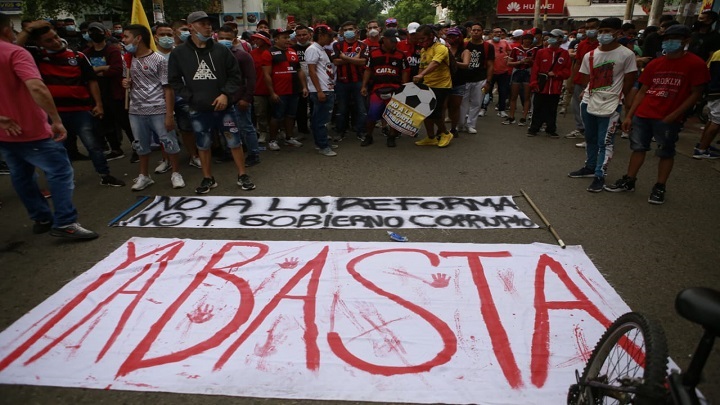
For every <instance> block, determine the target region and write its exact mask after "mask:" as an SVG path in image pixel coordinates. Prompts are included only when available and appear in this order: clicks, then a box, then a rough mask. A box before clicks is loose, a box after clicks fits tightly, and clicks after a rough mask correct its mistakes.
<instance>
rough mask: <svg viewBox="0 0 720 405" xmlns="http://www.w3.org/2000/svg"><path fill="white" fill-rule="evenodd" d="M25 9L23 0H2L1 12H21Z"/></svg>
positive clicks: (0, 3) (0, 4)
mask: <svg viewBox="0 0 720 405" xmlns="http://www.w3.org/2000/svg"><path fill="white" fill-rule="evenodd" d="M22 10H23V2H22V1H0V12H2V13H8V12H15V13H20V12H22Z"/></svg>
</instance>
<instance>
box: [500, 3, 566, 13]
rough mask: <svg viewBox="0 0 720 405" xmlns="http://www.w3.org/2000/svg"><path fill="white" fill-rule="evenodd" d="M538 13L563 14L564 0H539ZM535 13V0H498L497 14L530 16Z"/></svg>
mask: <svg viewBox="0 0 720 405" xmlns="http://www.w3.org/2000/svg"><path fill="white" fill-rule="evenodd" d="M540 3H541V5H540V13H541V14H547V15H549V16H562V15H565V0H540ZM534 13H535V0H498V5H497V14H498V15H499V16H519V15H528V16H531V15H533V14H534Z"/></svg>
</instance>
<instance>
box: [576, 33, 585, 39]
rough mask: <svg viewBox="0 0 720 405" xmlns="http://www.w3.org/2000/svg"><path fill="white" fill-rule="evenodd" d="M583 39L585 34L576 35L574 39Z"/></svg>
mask: <svg viewBox="0 0 720 405" xmlns="http://www.w3.org/2000/svg"><path fill="white" fill-rule="evenodd" d="M583 38H585V34H577V37H575V39H577V40H582V39H583Z"/></svg>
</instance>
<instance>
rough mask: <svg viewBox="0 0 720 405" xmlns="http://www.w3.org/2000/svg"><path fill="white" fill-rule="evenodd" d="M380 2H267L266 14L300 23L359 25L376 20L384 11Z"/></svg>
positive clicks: (319, 0)
mask: <svg viewBox="0 0 720 405" xmlns="http://www.w3.org/2000/svg"><path fill="white" fill-rule="evenodd" d="M382 8H383V5H382V2H381V1H380V0H266V2H265V14H267V15H268V17H270V18H272V17H273V16H274V15H275V14H276V13H277V12H278V10H279V11H280V13H283V14H288V15H293V16H295V20H296V21H297V22H298V23H302V24H314V23H316V22H325V23H328V24H330V25H337V24H342V23H343V22H344V21H347V20H352V21H355V22H357V23H359V24H360V23H362V22H363V21H367V20H372V19H375V18H376V17H377V16H378V15H379V14H380V12H381V11H382Z"/></svg>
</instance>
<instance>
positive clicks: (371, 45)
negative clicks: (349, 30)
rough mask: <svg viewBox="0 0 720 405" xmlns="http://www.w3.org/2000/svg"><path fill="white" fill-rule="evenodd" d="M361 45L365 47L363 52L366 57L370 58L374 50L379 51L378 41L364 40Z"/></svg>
mask: <svg viewBox="0 0 720 405" xmlns="http://www.w3.org/2000/svg"><path fill="white" fill-rule="evenodd" d="M363 43H364V44H365V45H367V50H365V55H366V56H367V57H369V56H370V53H371V52H372V51H374V50H376V49H380V41H373V40H372V39H370V38H366V39H364V40H363Z"/></svg>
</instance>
